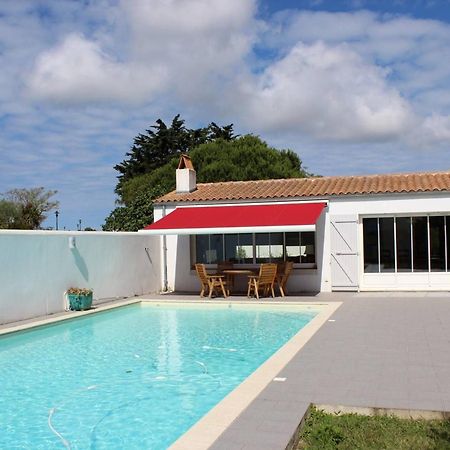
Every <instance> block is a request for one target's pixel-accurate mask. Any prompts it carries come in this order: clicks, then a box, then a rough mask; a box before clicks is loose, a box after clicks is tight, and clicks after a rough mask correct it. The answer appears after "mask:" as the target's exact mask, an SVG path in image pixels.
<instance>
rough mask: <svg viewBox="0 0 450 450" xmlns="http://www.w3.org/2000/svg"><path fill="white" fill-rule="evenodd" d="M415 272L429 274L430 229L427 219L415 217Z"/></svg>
mask: <svg viewBox="0 0 450 450" xmlns="http://www.w3.org/2000/svg"><path fill="white" fill-rule="evenodd" d="M412 224H413V270H414V272H428V227H427V218H426V217H413V218H412Z"/></svg>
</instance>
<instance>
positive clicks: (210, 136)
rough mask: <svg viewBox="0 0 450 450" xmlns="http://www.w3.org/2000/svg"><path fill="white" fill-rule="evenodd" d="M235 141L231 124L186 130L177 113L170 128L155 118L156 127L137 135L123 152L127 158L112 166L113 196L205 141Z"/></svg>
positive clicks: (210, 125) (153, 126)
mask: <svg viewBox="0 0 450 450" xmlns="http://www.w3.org/2000/svg"><path fill="white" fill-rule="evenodd" d="M234 138H235V136H234V134H233V124H230V125H226V126H224V127H220V126H218V125H217V124H215V123H214V122H211V123H210V124H209V125H208V126H207V127H205V128H197V129H189V128H186V127H185V125H184V120H182V119H180V115H179V114H178V115H177V116H175V117H174V118H173V120H172V123H171V125H170V126H167V125H166V124H165V123H164V122H163V121H162V120H161V119H158V120H157V121H156V125H152V126H151V127H150V128H149V129H148V130H146V132H145V134H138V135H137V136H136V137H135V138H134V142H133V146H132V147H131V149H130V151H129V152H128V153H126V156H127V158H126V159H125V160H123V161H122V162H121V163H120V164H117V165H116V166H115V167H114V169H115V170H117V171H118V172H119V173H120V175H119V176H118V178H119V181H118V183H117V186H116V193H117V194H118V195H119V197H122V193H123V184H124V183H125V182H127V181H129V180H131V179H132V178H134V177H136V176H139V175H143V174H145V173H150V172H152V171H154V170H155V169H157V168H158V167H161V166H163V165H164V164H166V163H167V162H169V161H170V159H171V158H173V157H174V156H177V155H179V154H181V153H186V152H188V151H190V150H191V149H192V148H194V147H197V146H198V145H200V144H203V143H206V142H212V141H214V140H216V139H223V140H232V139H234Z"/></svg>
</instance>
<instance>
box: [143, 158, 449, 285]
mask: <svg viewBox="0 0 450 450" xmlns="http://www.w3.org/2000/svg"><path fill="white" fill-rule="evenodd" d="M154 219H155V222H154V223H153V224H151V225H149V226H148V227H146V229H145V230H142V232H144V233H150V234H158V235H160V236H161V238H160V239H161V261H162V264H163V267H162V274H163V280H162V285H163V286H167V288H168V289H170V290H177V291H192V292H195V291H197V290H198V284H199V283H198V279H197V276H196V273H195V270H194V264H195V263H196V262H201V263H205V264H206V265H207V267H209V268H211V269H214V268H216V267H217V264H218V263H219V262H222V261H231V262H233V264H234V265H235V266H236V267H242V268H251V267H253V268H254V267H257V266H258V265H259V264H260V263H263V262H282V261H287V260H289V261H293V262H294V271H293V273H292V275H291V277H290V279H289V282H288V289H289V291H290V292H330V291H344V290H348V291H371V290H384V291H385V290H392V291H395V290H424V291H428V290H430V291H432V290H441V291H442V290H450V172H437V173H408V174H394V175H370V176H350V177H321V178H300V179H286V180H262V181H242V182H222V183H203V184H202V183H199V184H197V183H196V181H195V170H194V168H193V167H192V163H191V161H190V160H189V158H188V157H182V158H181V160H180V164H179V168H178V169H177V189H176V191H173V192H171V193H169V194H167V195H165V196H163V197H161V198H159V199H158V200H157V201H156V203H155V207H154ZM244 282H245V280H242V283H244Z"/></svg>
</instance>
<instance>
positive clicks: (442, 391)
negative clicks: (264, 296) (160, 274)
mask: <svg viewBox="0 0 450 450" xmlns="http://www.w3.org/2000/svg"><path fill="white" fill-rule="evenodd" d="M163 297H165V298H170V299H171V300H172V299H173V300H183V299H184V300H187V299H191V300H193V299H198V296H197V295H195V296H193V295H192V294H191V295H186V294H166V295H161V296H152V298H161V299H162V298H163ZM244 299H246V297H231V300H244ZM227 300H228V299H227ZM285 300H288V301H308V302H311V301H312V302H314V301H317V302H321V303H323V302H334V301H339V302H343V303H342V305H341V306H340V307H339V308H338V309H337V311H336V312H335V313H334V314H333V316H332V317H331V318H330V319H331V320H332V321H327V322H326V323H325V324H324V325H323V326H322V327H321V328H320V329H319V330H318V331H317V332H316V333H315V334H314V335H313V337H312V338H311V339H310V340H309V341H308V342H307V344H306V345H305V346H304V347H303V348H302V349H301V350H300V351H299V352H298V353H297V354H296V355H295V356H294V358H293V359H292V360H291V362H290V363H289V364H288V365H287V366H286V367H285V368H284V369H283V370H282V371H281V372H280V373H279V374H278V377H282V378H286V381H284V382H276V381H273V382H271V383H270V384H269V385H268V386H267V387H266V388H265V389H264V390H263V391H262V392H261V394H260V395H259V396H258V397H257V398H256V399H255V400H254V401H253V402H252V403H251V404H250V405H249V406H248V407H247V408H246V409H245V410H244V411H243V412H242V413H241V414H240V415H239V416H238V417H237V418H236V419H235V420H234V421H233V423H232V424H231V426H229V427H228V429H227V430H226V431H225V432H224V433H223V434H222V435H221V436H220V437H219V438H218V439H217V440H216V441H215V443H214V444H213V446H212V447H211V448H212V449H214V450H221V449H223V450H225V449H227V450H229V449H231V448H232V449H233V450H239V449H245V450H250V449H259V450H264V449H270V450H276V449H285V448H286V445H287V444H288V442H289V440H290V438H291V437H292V435H293V434H294V433H295V430H296V428H297V426H298V424H299V423H300V421H301V419H302V417H303V415H304V413H305V411H306V410H307V408H308V406H309V404H310V403H315V404H328V405H344V406H359V407H379V408H387V409H391V408H393V409H406V410H430V411H450V293H449V292H436V293H431V292H430V293H415V292H411V293H407V292H403V293H332V294H327V293H322V294H318V295H316V296H292V297H286V299H285ZM205 301H208V300H205Z"/></svg>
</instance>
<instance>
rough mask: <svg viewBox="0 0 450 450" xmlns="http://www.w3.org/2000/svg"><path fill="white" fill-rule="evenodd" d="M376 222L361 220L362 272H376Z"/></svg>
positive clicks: (373, 220)
mask: <svg viewBox="0 0 450 450" xmlns="http://www.w3.org/2000/svg"><path fill="white" fill-rule="evenodd" d="M377 223H378V221H377V219H363V240H364V272H366V273H373V272H378V225H377Z"/></svg>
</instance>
